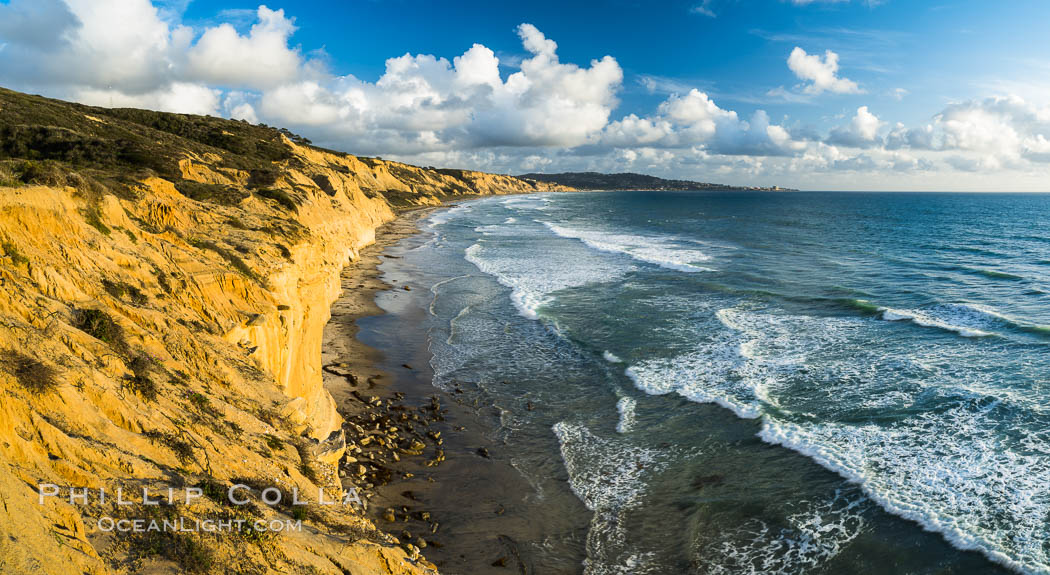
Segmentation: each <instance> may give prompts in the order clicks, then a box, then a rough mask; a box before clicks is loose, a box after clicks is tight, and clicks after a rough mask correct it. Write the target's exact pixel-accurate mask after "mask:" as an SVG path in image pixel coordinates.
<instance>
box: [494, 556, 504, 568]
mask: <svg viewBox="0 0 1050 575" xmlns="http://www.w3.org/2000/svg"><path fill="white" fill-rule="evenodd" d="M492 566H493V567H506V566H507V558H506V557H500V558H499V559H496V560H495V561H493V562H492Z"/></svg>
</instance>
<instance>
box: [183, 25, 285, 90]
mask: <svg viewBox="0 0 1050 575" xmlns="http://www.w3.org/2000/svg"><path fill="white" fill-rule="evenodd" d="M293 32H295V25H294V21H293V20H292V19H290V18H285V15H284V10H270V9H269V8H267V7H266V6H260V7H259V11H258V21H257V22H256V23H255V24H254V25H253V26H252V27H251V31H250V32H249V33H248V35H247V36H241V35H240V34H238V33H237V30H235V29H234V27H233V26H231V25H230V24H228V23H223V24H220V25H219V26H216V27H214V28H209V29H207V30H206V31H205V32H204V34H203V35H201V37H200V39H199V40H197V43H196V44H195V45H194V46H192V47H191V48H190V49H189V51H188V52H187V54H186V74H187V75H188V76H190V77H193V78H196V79H199V80H201V81H203V82H208V83H211V84H215V85H219V86H237V87H250V88H265V87H269V86H277V85H280V84H282V83H285V82H289V81H292V80H295V79H296V77H297V76H298V75H299V72H300V70H299V69H300V66H301V65H302V59H301V57H300V56H299V51H298V50H295V49H290V48H289V47H288V39H289V38H290V37H291V35H292V33H293Z"/></svg>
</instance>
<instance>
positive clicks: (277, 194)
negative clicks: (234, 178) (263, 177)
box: [255, 188, 299, 212]
mask: <svg viewBox="0 0 1050 575" xmlns="http://www.w3.org/2000/svg"><path fill="white" fill-rule="evenodd" d="M255 193H256V194H258V195H259V196H261V197H263V198H266V199H268V200H273V201H275V202H277V203H278V204H280V205H281V206H282V207H284V208H285V209H286V210H288V211H290V212H298V211H299V203H298V202H296V201H295V199H294V198H292V196H290V195H288V192H286V191H284V190H278V189H275V188H268V189H265V190H259V191H257V192H255Z"/></svg>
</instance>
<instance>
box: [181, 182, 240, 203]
mask: <svg viewBox="0 0 1050 575" xmlns="http://www.w3.org/2000/svg"><path fill="white" fill-rule="evenodd" d="M175 189H176V190H178V191H179V193H181V194H182V195H184V196H186V197H187V198H190V199H193V200H196V201H198V202H208V203H212V204H219V205H222V206H236V205H237V204H239V203H241V200H243V199H245V198H247V197H248V196H249V195H250V194H249V193H248V192H246V191H244V190H242V189H240V188H238V187H236V186H227V185H225V184H205V183H201V182H194V181H192V180H179V181H177V182H175Z"/></svg>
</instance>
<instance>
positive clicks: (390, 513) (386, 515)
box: [383, 507, 397, 523]
mask: <svg viewBox="0 0 1050 575" xmlns="http://www.w3.org/2000/svg"><path fill="white" fill-rule="evenodd" d="M383 521H387V522H390V523H393V522H395V521H397V515H395V513H394V510H393V509H391V508H389V507H387V508H386V509H384V510H383Z"/></svg>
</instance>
